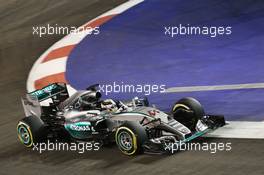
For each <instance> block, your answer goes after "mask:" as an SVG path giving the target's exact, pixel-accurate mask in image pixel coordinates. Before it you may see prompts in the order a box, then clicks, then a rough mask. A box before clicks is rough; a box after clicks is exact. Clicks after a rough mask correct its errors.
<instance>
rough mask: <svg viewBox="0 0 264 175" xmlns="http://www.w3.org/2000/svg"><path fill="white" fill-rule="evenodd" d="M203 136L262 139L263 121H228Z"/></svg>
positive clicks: (263, 136) (263, 131)
mask: <svg viewBox="0 0 264 175" xmlns="http://www.w3.org/2000/svg"><path fill="white" fill-rule="evenodd" d="M205 137H217V138H243V139H264V122H243V121H232V122H231V121H230V122H228V124H227V125H225V126H224V127H221V128H218V129H217V130H215V131H213V132H211V133H208V134H207V135H205Z"/></svg>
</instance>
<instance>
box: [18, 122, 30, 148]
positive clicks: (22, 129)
mask: <svg viewBox="0 0 264 175" xmlns="http://www.w3.org/2000/svg"><path fill="white" fill-rule="evenodd" d="M18 137H19V140H20V141H21V142H22V143H23V144H25V145H28V144H29V143H30V141H31V138H30V132H29V130H28V128H27V127H26V126H24V125H19V126H18Z"/></svg>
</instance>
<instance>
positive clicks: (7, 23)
mask: <svg viewBox="0 0 264 175" xmlns="http://www.w3.org/2000/svg"><path fill="white" fill-rule="evenodd" d="M118 3H121V1H119V0H118V1H117V0H116V1H115V0H100V1H99V0H89V1H85V0H77V1H70V0H61V1H55V0H53V1H49V0H42V1H40V0H38V1H33V0H28V1H22V0H21V1H16V0H9V1H3V0H0V4H1V5H0V11H1V14H0V24H1V28H0V36H1V39H0V65H1V69H0V76H1V79H0V90H1V102H0V106H1V107H0V109H1V110H0V114H1V115H0V116H1V120H0V133H1V135H0V174H1V175H6V174H12V175H14V174H27V175H30V174H32V175H33V174H34V175H35V174H78V175H79V174H118V175H122V174H179V175H185V174H192V175H196V174H201V175H206V174H208V175H209V174H210V175H211V174H214V175H226V174H232V175H241V174H251V175H255V174H256V175H257V174H258V175H261V174H264V167H263V162H264V149H263V147H264V141H263V140H243V139H213V140H212V139H211V140H210V141H211V142H231V143H232V150H231V151H230V152H218V153H216V154H211V153H210V152H202V151H186V152H180V153H178V154H176V155H173V156H158V155H140V156H137V157H128V156H124V155H122V154H121V153H120V152H119V150H118V149H117V148H116V147H115V146H113V147H106V148H103V149H102V150H100V151H98V152H88V153H84V154H79V153H76V152H44V153H42V154H39V153H37V152H34V151H31V150H29V149H26V148H25V147H24V146H22V145H21V144H20V143H19V141H18V139H17V136H16V129H15V128H16V124H17V121H18V120H19V119H20V118H22V117H23V109H22V106H21V103H20V96H21V95H23V94H24V93H25V91H26V89H25V88H26V78H27V74H28V72H29V70H30V68H31V66H32V64H33V63H34V61H35V59H36V58H37V57H38V56H39V55H40V54H41V53H43V52H44V51H45V50H46V49H47V48H48V47H49V46H50V45H51V44H53V43H54V42H56V41H57V40H59V39H60V38H61V37H62V36H45V37H43V38H38V37H36V36H33V35H32V26H38V25H41V24H46V23H53V24H56V23H57V24H60V25H76V26H79V25H81V24H83V23H85V22H86V21H87V20H88V19H92V18H94V17H96V16H98V15H99V14H101V13H102V12H104V11H106V10H108V9H111V8H113V7H114V6H116V5H117V4H118ZM256 134H257V133H256Z"/></svg>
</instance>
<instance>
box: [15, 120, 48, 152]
mask: <svg viewBox="0 0 264 175" xmlns="http://www.w3.org/2000/svg"><path fill="white" fill-rule="evenodd" d="M17 135H18V138H19V140H20V142H21V143H22V144H24V145H25V146H26V147H31V146H33V143H38V142H41V141H43V140H44V139H45V136H46V132H45V128H44V123H43V121H42V120H41V119H40V118H38V117H36V116H29V117H25V118H23V119H22V120H20V121H19V122H18V124H17Z"/></svg>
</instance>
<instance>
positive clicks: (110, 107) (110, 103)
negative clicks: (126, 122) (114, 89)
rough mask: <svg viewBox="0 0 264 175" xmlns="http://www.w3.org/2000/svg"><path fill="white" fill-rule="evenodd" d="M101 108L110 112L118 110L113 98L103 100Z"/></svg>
mask: <svg viewBox="0 0 264 175" xmlns="http://www.w3.org/2000/svg"><path fill="white" fill-rule="evenodd" d="M101 108H102V109H105V110H107V111H110V112H114V111H117V110H118V108H117V104H116V102H114V100H112V99H106V100H104V101H102V103H101Z"/></svg>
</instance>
